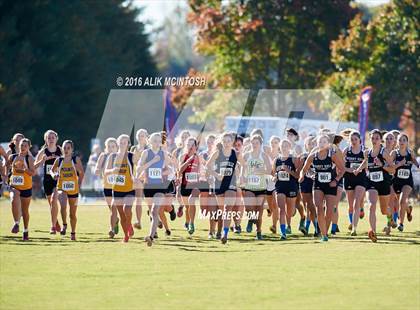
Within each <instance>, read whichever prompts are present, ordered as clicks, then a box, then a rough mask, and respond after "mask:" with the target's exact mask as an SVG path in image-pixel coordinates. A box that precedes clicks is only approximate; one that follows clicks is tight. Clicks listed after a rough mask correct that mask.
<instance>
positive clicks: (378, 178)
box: [369, 171, 384, 182]
mask: <svg viewBox="0 0 420 310" xmlns="http://www.w3.org/2000/svg"><path fill="white" fill-rule="evenodd" d="M369 179H370V180H371V181H372V182H382V181H383V180H384V175H383V173H382V171H374V172H369Z"/></svg>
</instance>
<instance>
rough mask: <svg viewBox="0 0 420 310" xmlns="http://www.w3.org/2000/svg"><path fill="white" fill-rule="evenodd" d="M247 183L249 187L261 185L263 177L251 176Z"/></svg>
mask: <svg viewBox="0 0 420 310" xmlns="http://www.w3.org/2000/svg"><path fill="white" fill-rule="evenodd" d="M247 183H248V184H249V185H253V186H257V185H260V184H261V177H260V176H258V175H249V176H248V178H247Z"/></svg>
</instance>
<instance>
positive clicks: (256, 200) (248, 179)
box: [242, 135, 270, 240]
mask: <svg viewBox="0 0 420 310" xmlns="http://www.w3.org/2000/svg"><path fill="white" fill-rule="evenodd" d="M262 147H263V139H262V138H261V136H259V135H254V136H251V150H250V151H248V152H246V153H245V154H244V162H245V166H243V167H242V177H243V178H244V179H245V181H244V183H245V188H244V200H245V208H246V211H247V213H248V214H249V215H252V216H254V215H255V214H257V216H258V219H257V221H256V225H257V236H256V238H257V240H261V239H262V233H261V226H262V216H263V206H264V199H265V195H266V190H267V181H266V177H267V174H269V173H270V159H269V158H268V156H267V155H266V154H265V153H264V152H263V150H262Z"/></svg>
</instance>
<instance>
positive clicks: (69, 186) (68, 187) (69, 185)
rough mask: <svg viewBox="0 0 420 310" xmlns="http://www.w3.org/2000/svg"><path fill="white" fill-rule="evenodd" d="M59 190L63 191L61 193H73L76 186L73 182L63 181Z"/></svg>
mask: <svg viewBox="0 0 420 310" xmlns="http://www.w3.org/2000/svg"><path fill="white" fill-rule="evenodd" d="M61 188H62V189H63V191H66V192H70V191H74V190H75V188H76V184H75V183H74V181H65V182H63V185H62V186H61Z"/></svg>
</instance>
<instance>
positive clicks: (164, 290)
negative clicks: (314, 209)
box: [0, 200, 420, 309]
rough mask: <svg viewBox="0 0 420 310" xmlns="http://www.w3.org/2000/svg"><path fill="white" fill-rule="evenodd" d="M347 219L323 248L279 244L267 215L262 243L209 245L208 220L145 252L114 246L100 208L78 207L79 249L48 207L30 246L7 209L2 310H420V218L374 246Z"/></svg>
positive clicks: (138, 243)
mask: <svg viewBox="0 0 420 310" xmlns="http://www.w3.org/2000/svg"><path fill="white" fill-rule="evenodd" d="M340 210H341V218H340V228H341V231H342V232H341V233H340V234H339V235H338V236H337V237H335V238H331V239H330V241H329V242H328V243H325V244H321V243H319V242H318V241H317V240H315V239H313V238H312V237H302V236H301V235H300V234H295V235H292V237H291V238H290V239H289V240H288V241H286V242H281V241H279V238H278V236H274V235H272V234H269V233H268V229H267V227H268V224H269V221H268V220H267V217H266V216H265V215H264V219H265V220H266V221H265V229H264V232H265V237H266V239H265V240H263V241H256V240H254V235H251V234H246V233H244V234H242V235H241V236H240V237H239V236H236V235H233V234H230V236H231V240H230V241H229V243H228V244H227V245H222V244H220V243H219V241H216V240H210V241H209V240H207V232H206V231H205V228H206V227H207V222H206V221H203V220H200V221H197V228H198V230H197V232H196V234H195V235H194V236H193V237H192V238H189V237H187V233H186V232H185V231H184V230H183V229H182V223H181V221H180V220H177V221H176V222H175V223H171V224H172V227H173V228H174V230H173V235H172V236H171V237H165V236H164V234H163V231H160V238H159V241H158V242H157V243H156V244H155V245H154V246H153V247H151V248H147V247H146V245H145V244H144V243H143V242H142V238H143V237H144V236H145V233H146V230H145V228H143V230H141V231H136V234H135V236H134V238H133V239H132V240H130V242H129V243H128V244H122V243H120V237H121V235H119V238H117V239H115V240H109V239H108V238H107V219H108V210H107V208H106V207H101V206H80V207H79V211H78V218H79V222H78V241H77V242H71V241H70V240H69V238H70V237H69V236H68V235H67V236H65V237H61V236H60V235H56V236H51V235H49V234H48V230H49V211H48V207H47V204H46V201H45V200H41V201H39V200H38V201H36V202H33V204H32V206H31V222H30V238H31V240H30V241H29V242H25V243H24V242H22V241H20V238H21V234H19V235H12V234H11V233H10V228H11V224H12V216H11V212H10V207H9V203H8V201H6V200H1V201H0V241H1V245H0V309H116V308H120V309H128V308H131V309H134V308H136V309H181V308H183V309H197V308H199V309H203V308H204V309H215V308H216V307H218V308H219V309H226V308H228V309H233V308H234V309H251V308H259V309H274V308H276V309H278V308H284V309H291V308H298V307H300V308H301V309H337V308H338V309H353V308H359V309H379V308H380V309H419V308H420V295H419V292H420V246H419V245H420V231H419V230H420V227H419V226H420V220H419V217H420V215H419V214H420V209H419V208H415V210H414V220H413V222H411V223H407V224H406V231H405V232H404V233H399V232H398V231H396V230H393V231H392V234H391V236H390V237H385V236H384V235H383V234H380V235H379V241H378V243H377V244H373V243H372V242H370V241H369V240H368V239H367V236H366V231H367V220H366V218H365V219H363V220H362V221H361V224H360V228H359V231H360V234H359V236H358V237H354V238H352V237H350V236H349V234H348V233H347V231H346V227H347V216H346V207H345V205H344V204H342V205H341V206H340ZM293 220H294V222H293V229H294V232H296V226H297V219H296V218H294V219H293ZM384 223H385V219H384V218H383V217H382V216H379V224H378V227H382V226H383V224H384ZM143 224H146V218H145V217H144V218H143ZM378 230H379V229H378Z"/></svg>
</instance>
